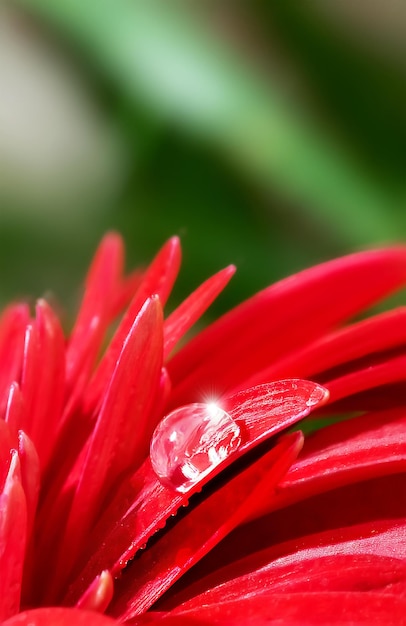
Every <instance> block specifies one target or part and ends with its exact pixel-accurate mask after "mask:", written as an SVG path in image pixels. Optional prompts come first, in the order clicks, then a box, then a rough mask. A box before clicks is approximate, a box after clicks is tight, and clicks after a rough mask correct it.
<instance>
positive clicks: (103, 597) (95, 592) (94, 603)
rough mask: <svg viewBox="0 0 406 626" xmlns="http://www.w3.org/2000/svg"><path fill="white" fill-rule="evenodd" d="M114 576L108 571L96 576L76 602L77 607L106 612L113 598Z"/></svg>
mask: <svg viewBox="0 0 406 626" xmlns="http://www.w3.org/2000/svg"><path fill="white" fill-rule="evenodd" d="M113 593H114V588H113V578H112V576H111V574H110V572H108V571H106V570H105V571H104V572H102V573H101V574H100V575H99V576H96V578H95V579H94V581H93V582H92V584H91V585H90V587H89V588H88V589H87V590H86V591H85V593H84V594H83V596H82V597H81V598H80V600H78V602H77V603H76V608H78V609H86V610H89V611H98V612H99V613H104V611H105V610H106V609H107V607H108V605H109V604H110V602H111V600H112V598H113Z"/></svg>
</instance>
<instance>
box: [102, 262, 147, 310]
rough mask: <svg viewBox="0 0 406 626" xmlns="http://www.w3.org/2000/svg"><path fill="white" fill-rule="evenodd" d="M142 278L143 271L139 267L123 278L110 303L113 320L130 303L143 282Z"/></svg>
mask: <svg viewBox="0 0 406 626" xmlns="http://www.w3.org/2000/svg"><path fill="white" fill-rule="evenodd" d="M142 278H143V272H141V271H140V270H139V269H137V270H134V271H133V272H131V274H129V275H128V276H125V277H124V278H123V279H122V280H121V283H120V284H119V285H118V286H117V288H116V294H115V296H114V300H113V302H112V303H111V304H110V319H111V320H114V318H115V317H117V315H119V314H120V313H121V312H122V311H123V310H124V309H125V308H126V307H127V306H128V305H129V304H130V302H131V300H132V299H133V297H134V294H135V293H136V292H137V290H138V289H139V287H140V285H141V283H142Z"/></svg>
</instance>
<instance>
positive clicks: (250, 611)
mask: <svg viewBox="0 0 406 626" xmlns="http://www.w3.org/2000/svg"><path fill="white" fill-rule="evenodd" d="M405 613H406V598H405V597H401V596H399V595H396V594H392V595H391V594H382V593H380V592H378V593H376V592H350V593H348V592H341V593H340V592H324V593H323V592H319V593H284V594H273V593H270V594H267V595H266V596H264V595H261V596H253V597H248V598H244V597H242V598H240V597H237V598H235V599H233V600H232V601H229V602H224V603H216V604H213V605H208V606H200V607H199V608H196V609H194V610H191V611H185V612H184V613H174V614H169V615H168V616H167V617H166V618H164V619H162V620H161V619H159V623H160V624H161V623H162V626H186V625H189V626H193V625H195V626H205V625H208V626H230V625H231V624H233V626H239V625H241V626H265V625H269V624H274V625H275V626H276V625H279V624H286V625H289V626H294V625H298V626H303V625H304V624H306V626H313V625H314V626H316V625H321V624H325V625H326V624H328V625H330V624H339V625H340V626H341V625H342V624H351V626H365V625H366V624H368V626H369V625H371V626H393V625H394V624H399V625H400V624H403V623H404V615H405ZM143 623H147V624H148V623H150V620H149V619H148V617H147V619H146V620H145V621H144V619H142V618H141V619H140V620H139V621H135V622H133V624H134V625H139V626H141V624H143Z"/></svg>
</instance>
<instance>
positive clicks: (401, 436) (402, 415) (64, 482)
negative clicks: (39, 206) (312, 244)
mask: <svg viewBox="0 0 406 626" xmlns="http://www.w3.org/2000/svg"><path fill="white" fill-rule="evenodd" d="M122 265H123V247H122V242H121V239H120V238H119V237H118V236H117V235H115V234H110V235H107V237H106V238H105V239H104V241H103V242H102V244H101V246H100V248H99V250H98V252H97V254H96V257H95V259H94V261H93V264H92V266H91V269H90V271H89V275H88V278H87V281H86V289H85V294H84V299H83V303H82V306H81V308H80V311H79V314H78V317H77V321H76V324H75V326H74V328H73V331H72V333H71V334H70V336H69V337H68V338H67V339H65V337H64V334H63V332H62V329H61V326H60V322H59V321H58V318H57V316H56V315H55V313H54V312H53V311H52V309H51V307H50V306H49V305H48V304H47V303H46V302H45V301H44V300H41V301H39V302H38V303H37V306H36V311H35V317H34V318H33V319H31V317H30V312H29V309H28V307H27V306H26V305H24V304H23V305H21V304H18V305H12V306H10V307H9V308H8V309H7V310H6V311H5V312H4V313H3V316H2V319H1V321H0V411H1V418H2V419H1V420H0V572H1V576H0V619H1V620H3V621H4V620H5V622H4V623H5V624H7V626H13V625H15V624H26V625H27V626H28V624H30V625H31V624H32V625H34V626H35V625H37V626H40V625H43V624H44V625H50V624H60V625H61V626H63V625H68V624H79V625H80V624H82V623H83V624H84V625H86V626H97V625H99V624H100V626H103V624H106V626H107V624H110V623H115V620H118V621H120V622H125V621H127V622H131V623H132V624H144V623H150V622H154V621H157V622H162V624H163V625H164V624H168V626H169V625H170V624H262V623H267V624H268V623H269V624H271V623H275V624H277V623H289V624H294V623H297V624H304V623H306V624H313V623H317V624H319V623H329V624H330V623H337V624H342V623H348V622H350V623H352V624H366V623H368V624H386V623H388V624H389V623H393V624H401V623H406V621H405V615H406V481H405V469H406V394H405V380H406V324H405V321H406V310H405V309H404V308H398V309H395V310H392V311H390V312H387V313H383V314H380V315H376V316H374V317H371V318H369V319H366V320H365V319H364V320H362V321H358V322H355V323H349V322H348V320H350V319H351V318H352V317H353V316H355V315H356V314H358V313H359V312H361V311H363V310H365V309H366V308H367V307H369V306H370V305H372V304H373V303H375V302H376V301H378V300H379V299H381V298H383V297H385V296H386V295H387V294H389V293H390V292H392V291H394V290H395V289H397V288H399V287H401V286H402V285H404V284H405V283H406V249H405V248H402V247H398V248H392V249H386V250H377V251H371V252H364V253H360V254H356V255H352V256H349V257H346V258H343V259H339V260H337V261H332V262H330V263H326V264H324V265H320V266H318V267H315V268H312V269H309V270H306V271H304V272H302V273H300V274H298V275H296V276H293V277H291V278H288V279H285V280H283V281H281V282H279V283H277V284H276V285H273V286H271V287H269V288H267V289H265V290H264V291H262V292H261V293H258V294H257V295H256V296H254V297H253V298H251V299H250V300H248V301H247V302H245V303H243V304H242V305H240V306H239V307H237V308H236V309H235V310H233V311H231V312H230V313H228V314H226V315H225V316H223V317H222V318H221V319H219V320H218V321H217V322H215V323H214V324H212V325H211V326H209V327H208V328H207V329H206V330H204V331H202V332H201V333H200V334H198V335H197V336H196V337H195V338H194V339H192V340H191V341H190V342H189V343H187V344H186V345H185V346H184V347H182V348H180V349H178V351H177V352H176V353H175V354H174V348H175V347H176V345H177V344H178V342H179V340H180V339H182V337H183V336H184V335H185V333H186V332H187V331H188V330H189V328H190V327H191V326H192V325H193V324H194V323H195V321H196V320H197V319H198V318H199V317H200V316H201V315H202V313H203V312H204V311H205V310H206V308H207V307H208V306H209V305H210V304H211V302H212V301H213V300H214V299H215V298H216V296H217V295H218V294H219V293H220V291H221V290H222V289H223V288H224V287H225V285H226V284H227V282H228V280H229V279H230V277H231V276H232V274H233V272H234V268H233V267H229V268H226V269H225V270H223V271H222V272H219V273H218V274H217V275H215V276H213V277H212V278H210V279H209V280H208V281H206V282H205V283H204V284H203V285H201V286H200V287H199V288H198V289H197V290H196V291H195V292H194V293H193V294H192V295H191V296H190V297H189V298H187V299H186V300H185V301H184V302H183V303H182V304H181V305H180V306H179V307H178V308H177V309H176V310H175V311H174V312H173V313H172V314H171V315H169V316H168V317H167V318H166V319H164V315H163V307H164V305H165V302H166V300H167V298H168V296H169V294H170V291H171V289H172V286H173V283H174V281H175V279H176V276H177V273H178V269H179V265H180V246H179V241H178V239H177V238H174V239H171V240H170V241H169V242H168V243H167V244H166V245H165V246H164V248H163V249H162V250H161V251H160V253H159V254H158V256H157V257H156V258H155V260H154V261H153V262H152V264H151V265H150V267H149V268H148V269H147V270H146V271H145V272H143V273H141V272H136V273H133V274H131V275H130V276H129V277H123V276H122ZM126 307H128V308H127V311H126V313H125V314H124V317H123V318H122V320H121V322H120V323H119V326H118V328H117V330H116V331H115V333H114V335H113V338H112V339H111V341H110V344H109V346H108V347H107V349H106V350H105V352H104V354H102V356H101V357H100V356H99V354H100V351H101V346H102V345H103V342H104V338H105V335H106V332H107V330H108V328H109V325H110V324H111V323H112V322H113V321H114V320H115V318H116V317H117V315H118V314H119V313H120V312H121V311H122V310H123V309H125V308H126ZM310 381H312V382H310ZM310 414H311V415H310ZM332 415H333V416H340V419H339V421H338V422H337V423H334V424H331V422H332V420H331V419H329V418H331V416H332ZM315 417H317V418H318V419H319V420H321V421H322V422H323V424H324V427H323V428H321V429H318V430H316V431H315V432H313V434H308V435H306V436H304V435H303V433H302V432H301V431H300V430H297V426H295V427H294V428H292V426H293V425H296V424H297V422H299V421H300V420H302V422H303V429H304V431H305V432H307V433H309V432H310V431H311V430H313V431H314V430H315V429H314V427H312V424H313V425H314V424H315V421H314V420H315ZM344 418H346V419H344ZM333 421H334V420H333ZM328 424H330V425H328ZM283 431H288V432H287V433H284V434H283ZM203 487H204V488H203ZM72 607H73V608H72ZM103 612H106V613H107V614H108V615H109V616H110V617H107V616H105V615H101V613H103Z"/></svg>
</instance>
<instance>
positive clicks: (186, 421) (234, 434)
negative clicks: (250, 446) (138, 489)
mask: <svg viewBox="0 0 406 626" xmlns="http://www.w3.org/2000/svg"><path fill="white" fill-rule="evenodd" d="M240 443H241V436H240V427H239V426H238V424H237V423H236V422H235V421H234V420H233V419H232V417H231V416H230V415H229V414H228V413H226V411H223V409H221V408H220V407H219V406H217V405H216V404H214V403H210V404H198V403H196V404H189V405H187V406H183V407H181V408H179V409H175V411H172V413H169V414H168V415H167V416H166V417H164V419H163V420H162V421H161V422H160V423H159V424H158V426H157V427H156V429H155V432H154V434H153V436H152V440H151V450H150V454H151V463H152V467H153V468H154V471H155V472H156V474H157V475H158V477H159V478H160V480H161V481H162V482H163V483H165V484H169V485H170V486H171V487H173V488H174V489H176V491H180V492H181V493H186V492H187V491H189V489H190V488H191V487H193V485H195V484H196V483H197V482H199V481H200V480H201V479H202V478H204V477H205V476H207V475H208V474H209V473H210V472H211V471H212V470H213V469H214V468H215V467H217V465H219V463H221V462H222V461H223V460H224V459H226V458H227V457H228V456H230V454H232V453H233V452H235V451H236V450H237V449H238V447H239V445H240Z"/></svg>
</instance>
